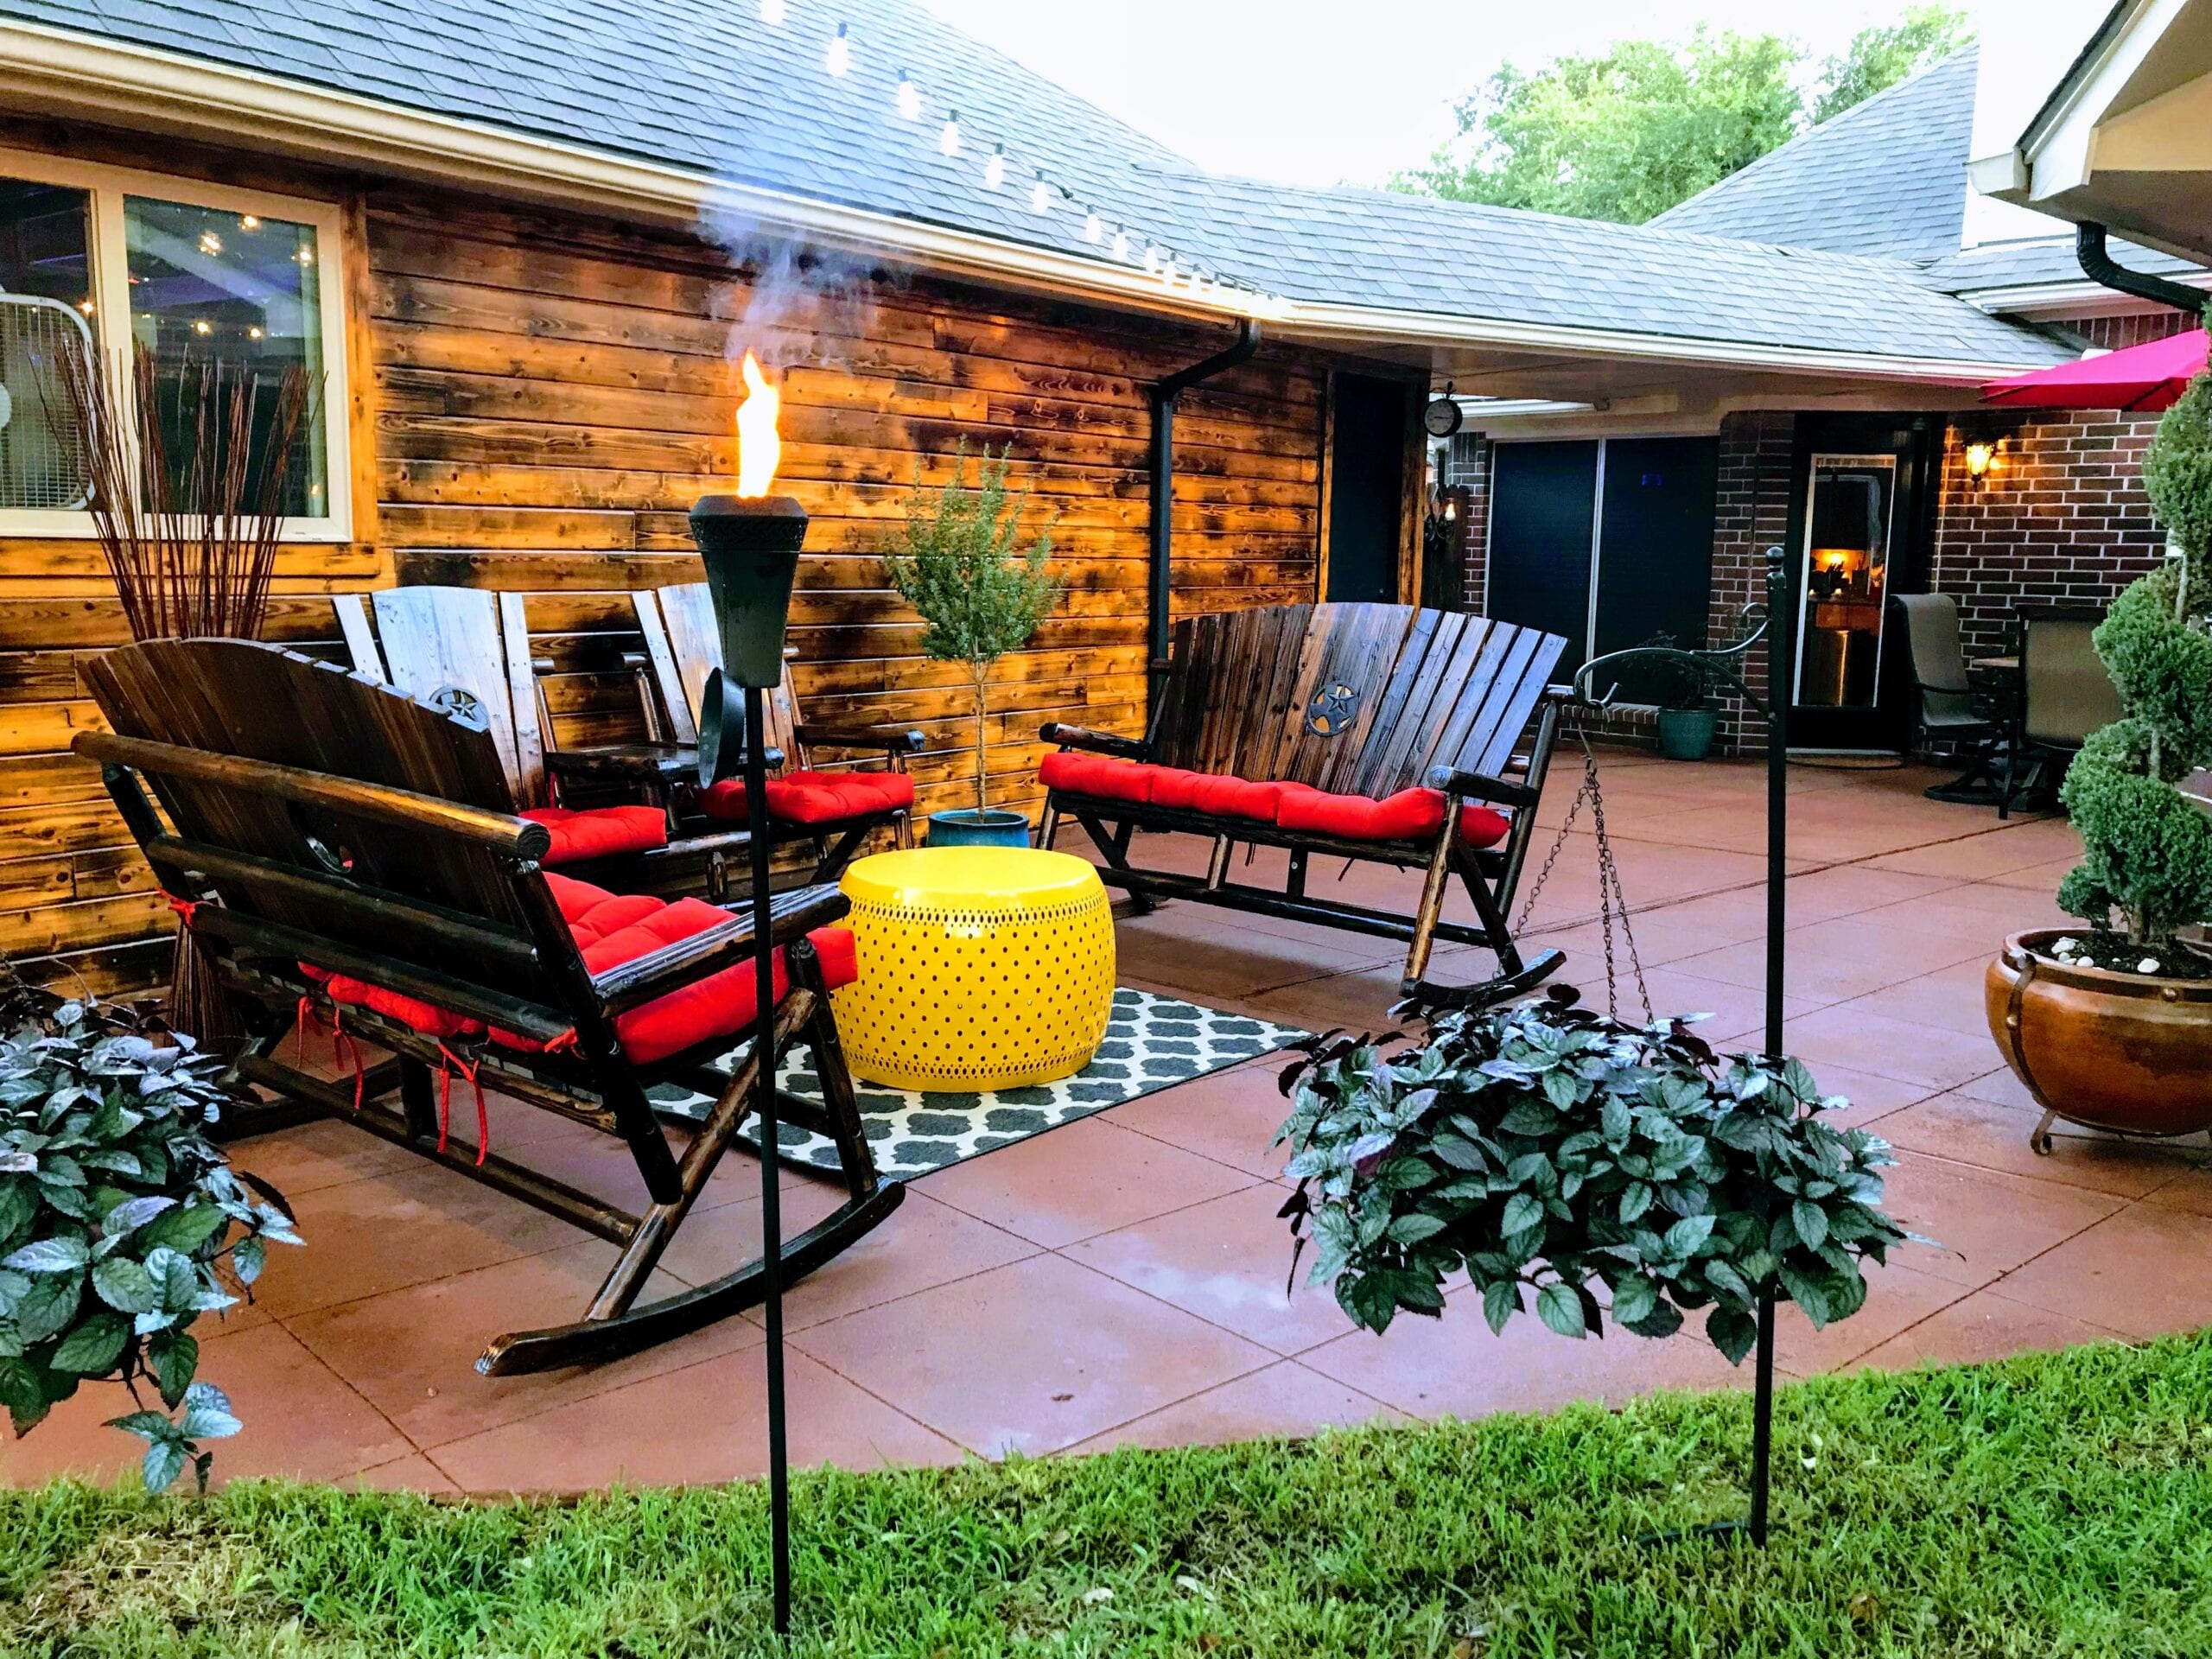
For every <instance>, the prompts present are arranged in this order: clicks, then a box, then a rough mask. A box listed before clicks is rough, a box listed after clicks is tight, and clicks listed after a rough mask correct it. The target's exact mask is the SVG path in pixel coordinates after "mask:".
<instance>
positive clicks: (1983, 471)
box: [1967, 438, 1997, 484]
mask: <svg viewBox="0 0 2212 1659" xmlns="http://www.w3.org/2000/svg"><path fill="white" fill-rule="evenodd" d="M1996 459H1997V446H1996V445H1995V444H1993V443H1992V442H1989V441H1988V440H1987V439H1986V438H1984V439H1977V440H1976V441H1975V442H1973V443H1970V444H1968V445H1967V476H1969V477H1970V478H1972V479H1973V480H1974V482H1975V483H1977V484H1979V483H1980V482H1981V481H1982V480H1983V479H1985V478H1986V477H1987V476H1988V475H1989V468H1990V466H1991V463H1993V461H1996Z"/></svg>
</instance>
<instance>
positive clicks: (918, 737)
mask: <svg viewBox="0 0 2212 1659" xmlns="http://www.w3.org/2000/svg"><path fill="white" fill-rule="evenodd" d="M631 602H632V605H633V606H634V607H636V611H637V616H638V626H639V631H640V632H643V634H644V635H645V658H644V661H643V663H642V664H639V668H640V671H639V677H638V678H639V696H640V697H641V699H642V700H643V702H644V704H645V726H646V729H647V731H648V732H649V733H650V734H652V737H653V738H654V739H655V740H656V741H659V742H663V743H667V744H673V745H677V746H682V747H685V748H686V749H687V751H688V749H689V747H690V746H691V745H693V744H696V742H697V741H698V735H699V720H700V704H701V700H702V698H703V697H704V696H705V695H706V688H707V678H708V676H709V675H710V674H712V673H713V672H714V671H715V670H716V669H717V668H720V667H721V630H720V628H719V627H718V626H716V623H715V608H714V602H713V601H712V599H711V598H710V597H709V594H708V590H707V584H706V583H705V582H684V583H681V584H679V585H677V586H674V587H668V588H656V589H652V590H649V591H646V592H642V593H637V594H632V595H631ZM766 703H767V724H768V743H769V747H770V748H771V749H772V750H774V751H776V752H778V753H780V754H781V755H782V756H783V758H784V762H783V763H784V765H785V766H787V767H788V768H789V769H788V770H785V771H780V772H778V773H777V774H776V775H775V776H773V777H772V778H770V779H768V786H767V792H768V833H769V837H770V839H771V840H772V841H773V842H775V843H776V844H777V845H778V846H779V847H780V846H786V845H791V844H796V843H799V842H808V843H811V845H812V846H813V849H814V853H815V866H814V873H813V875H812V876H811V878H810V879H811V880H816V881H829V880H836V877H837V875H838V874H840V873H841V872H842V870H843V869H844V868H845V866H846V865H848V864H849V863H850V862H851V861H852V860H853V857H854V855H855V854H857V853H858V852H860V850H861V849H862V848H863V847H865V846H866V845H867V844H868V838H869V837H870V836H872V835H874V833H875V832H876V831H877V830H879V829H889V830H890V831H891V833H892V837H893V841H895V842H896V843H897V844H898V845H899V846H900V847H909V846H912V844H913V831H912V812H913V806H914V780H913V779H912V778H911V777H909V776H908V775H907V772H906V758H907V757H908V756H909V755H912V754H918V753H920V752H921V749H922V747H923V741H924V740H923V737H922V734H920V733H919V732H917V731H904V730H893V729H892V728H887V727H874V726H855V727H836V726H829V725H825V724H823V723H821V722H819V721H808V720H803V719H801V718H800V717H799V715H798V695H797V693H796V692H794V691H793V690H792V688H791V670H790V668H789V666H788V665H786V667H785V671H784V678H783V683H782V684H780V685H779V686H778V687H777V688H776V689H775V690H774V691H773V692H772V693H771V694H770V695H769V696H768V697H767V699H766ZM825 751H829V752H836V753H843V754H864V755H869V756H872V757H874V760H876V761H877V762H878V763H879V764H878V765H877V766H873V767H870V768H868V769H865V770H864V769H861V768H859V767H827V766H817V764H816V760H817V754H818V753H821V752H825ZM678 798H679V800H680V801H681V802H682V803H683V805H684V807H685V809H686V810H696V811H697V812H698V813H699V814H701V815H702V816H703V817H705V819H706V820H707V821H708V823H710V824H723V823H744V822H745V821H746V809H745V785H744V782H743V780H742V779H734V778H733V779H726V780H724V781H723V782H721V783H718V784H715V785H712V786H711V787H709V788H707V789H705V790H702V791H696V792H693V791H680V792H679V796H678Z"/></svg>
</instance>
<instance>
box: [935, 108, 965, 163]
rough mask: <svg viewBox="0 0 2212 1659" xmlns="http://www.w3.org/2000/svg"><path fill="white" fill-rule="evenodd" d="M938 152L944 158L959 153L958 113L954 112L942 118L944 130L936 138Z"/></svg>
mask: <svg viewBox="0 0 2212 1659" xmlns="http://www.w3.org/2000/svg"><path fill="white" fill-rule="evenodd" d="M937 147H938V151H939V152H940V153H941V154H943V155H945V156H957V155H958V154H959V153H960V111H957V110H955V111H952V113H951V114H950V115H948V116H946V117H945V118H944V131H943V132H940V133H939V134H938V136H937Z"/></svg>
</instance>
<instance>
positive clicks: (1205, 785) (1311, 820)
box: [1039, 604, 1572, 1004]
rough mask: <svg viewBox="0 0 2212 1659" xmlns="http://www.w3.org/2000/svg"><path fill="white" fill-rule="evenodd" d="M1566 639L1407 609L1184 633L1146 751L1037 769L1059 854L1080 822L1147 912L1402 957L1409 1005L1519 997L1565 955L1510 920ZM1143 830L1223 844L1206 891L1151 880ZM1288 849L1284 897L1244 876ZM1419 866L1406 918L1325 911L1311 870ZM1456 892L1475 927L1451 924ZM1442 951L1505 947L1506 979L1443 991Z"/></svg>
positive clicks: (1225, 623)
mask: <svg viewBox="0 0 2212 1659" xmlns="http://www.w3.org/2000/svg"><path fill="white" fill-rule="evenodd" d="M1566 645H1567V642H1566V641H1565V640H1563V639H1560V638H1559V637H1558V636H1557V635H1555V634H1548V633H1543V632H1539V631H1537V630H1536V629H1534V628H1523V627H1516V626H1514V625H1512V624H1510V623H1504V622H1494V621H1491V620H1486V619H1484V618H1482V617H1478V616H1466V615H1462V614H1460V613H1456V612H1445V611H1429V610H1418V609H1415V608H1414V607H1411V606H1405V605H1365V604H1359V605H1284V606H1269V607H1262V608H1257V609H1252V610H1245V611H1237V612H1234V613H1229V614H1225V615H1211V616H1194V617H1186V618H1185V619H1184V620H1182V621H1181V622H1179V624H1177V625H1176V629H1175V637H1174V645H1173V658H1172V660H1171V663H1170V664H1169V665H1168V667H1169V672H1168V674H1167V677H1166V690H1165V692H1164V695H1163V696H1161V698H1160V702H1159V705H1158V707H1157V708H1156V709H1155V710H1154V715H1153V718H1152V721H1151V727H1150V729H1149V731H1148V732H1147V734H1146V735H1145V737H1144V738H1143V739H1142V740H1141V741H1139V740H1137V739H1135V738H1127V737H1117V736H1114V735H1111V734H1105V733H1100V732H1091V731H1086V730H1084V728H1081V727H1077V726H1069V725H1065V724H1061V723H1054V724H1052V725H1048V726H1046V728H1044V737H1045V740H1046V741H1047V742H1050V743H1057V744H1058V745H1060V746H1061V747H1060V750H1059V752H1058V753H1053V754H1048V755H1046V757H1045V760H1044V762H1043V765H1042V766H1040V768H1039V776H1040V778H1041V779H1042V780H1043V782H1044V784H1045V785H1046V791H1047V794H1046V817H1045V833H1044V841H1045V844H1046V845H1047V846H1049V845H1051V844H1052V839H1053V837H1054V836H1055V835H1056V834H1057V832H1058V827H1059V824H1060V822H1061V820H1062V819H1064V818H1066V817H1072V818H1074V819H1075V820H1076V821H1077V823H1079V824H1081V825H1082V827H1083V828H1084V831H1085V832H1086V833H1087V834H1088V835H1089V836H1090V840H1091V842H1092V845H1093V846H1094V847H1095V848H1096V849H1097V851H1098V853H1099V855H1101V857H1102V858H1103V861H1104V868H1102V870H1101V871H1100V874H1101V876H1102V877H1103V879H1104V880H1106V881H1107V882H1109V884H1114V885H1118V886H1120V887H1123V888H1125V889H1127V890H1128V892H1130V893H1133V894H1135V895H1136V896H1137V898H1138V899H1139V901H1140V903H1149V902H1150V901H1152V900H1155V899H1193V900H1196V901H1197V902H1198V903H1201V904H1210V905H1221V906H1227V907H1229V908H1230V909H1236V910H1245V911H1249V912H1255V913H1258V914H1262V915H1268V916H1280V917H1286V918H1292V919H1294V920H1298V921H1307V922H1315V923H1319V924H1320V925H1324V926H1328V927H1340V928H1345V929H1348V930H1351V931H1355V932H1360V933H1369V934H1374V935H1377V936H1380V937H1382V938H1395V939H1403V940H1406V941H1407V942H1408V948H1407V954H1406V963H1405V970H1404V974H1403V976H1402V988H1403V989H1404V990H1405V991H1406V992H1407V993H1408V994H1409V995H1410V994H1413V993H1415V992H1418V993H1420V994H1421V996H1422V997H1423V998H1424V999H1425V1000H1427V1001H1433V1002H1439V1003H1441V1002H1454V1003H1459V1004H1466V1003H1470V1002H1475V1001H1485V1000H1491V999H1493V998H1496V997H1499V996H1503V995H1511V994H1513V993H1514V992H1516V991H1517V990H1520V989H1522V988H1526V987H1528V986H1531V985H1535V984H1537V983H1539V982H1541V981H1542V980H1544V979H1545V978H1547V977H1548V976H1550V975H1551V974H1552V973H1553V972H1554V970H1555V969H1557V968H1558V966H1559V964H1560V961H1561V960H1562V958H1561V957H1560V953H1559V952H1557V951H1556V950H1546V951H1544V952H1542V953H1541V954H1540V955H1539V956H1537V957H1535V959H1534V960H1532V961H1524V960H1523V959H1522V955H1521V952H1520V950H1519V948H1518V947H1517V946H1516V944H1515V943H1514V940H1513V938H1512V934H1511V931H1510V928H1509V927H1508V925H1507V923H1506V914H1507V912H1508V911H1509V910H1510V907H1511V905H1512V901H1513V893H1514V889H1515V887H1516V885H1517V883H1518V881H1519V879H1520V874H1521V866H1522V859H1523V857H1524V856H1525V855H1526V852H1527V849H1528V843H1529V832H1530V830H1531V829H1532V828H1533V826H1534V824H1535V807H1536V803H1537V799H1538V798H1539V796H1540V795H1541V792H1542V790H1543V784H1544V776H1545V772H1547V770H1548V767H1549V766H1550V764H1551V755H1552V746H1553V741H1554V736H1555V734H1556V732H1557V728H1558V721H1559V710H1560V705H1561V703H1562V702H1564V701H1566V700H1567V699H1569V698H1570V697H1571V695H1572V694H1571V693H1568V692H1567V691H1565V690H1563V689H1553V688H1549V680H1550V677H1551V674H1552V671H1553V670H1554V668H1555V667H1557V665H1558V664H1559V660H1560V654H1561V652H1564V651H1565V649H1566ZM1139 829H1145V830H1154V831H1180V832H1183V833H1186V834H1191V835H1198V836H1206V837H1208V838H1210V839H1211V841H1212V842H1213V847H1212V851H1211V857H1210V858H1209V859H1208V861H1207V867H1206V873H1205V874H1204V875H1203V876H1198V875H1192V874H1182V873H1179V872H1177V871H1174V870H1172V869H1164V868H1141V867H1140V866H1139V865H1137V864H1136V863H1135V862H1134V861H1133V860H1132V858H1131V856H1130V846H1131V842H1132V837H1133V836H1134V833H1135V831H1137V830H1139ZM1238 842H1243V843H1244V844H1245V845H1246V846H1248V847H1269V848H1280V849H1284V850H1285V851H1286V853H1287V855H1288V857H1287V873H1286V875H1285V878H1284V881H1283V885H1282V887H1281V888H1280V889H1279V890H1278V889H1269V888H1266V887H1259V886H1257V885H1255V884H1253V883H1249V882H1243V881H1234V880H1230V867H1231V852H1232V849H1234V848H1235V846H1236V843H1238ZM1316 856H1319V857H1321V858H1324V859H1337V858H1341V859H1344V860H1346V861H1349V862H1351V863H1376V864H1384V865H1394V866H1397V867H1400V868H1415V869H1421V870H1423V871H1424V872H1425V873H1426V874H1425V880H1424V881H1423V885H1422V888H1421V898H1420V900H1419V902H1418V903H1417V905H1415V906H1414V908H1413V909H1412V910H1411V912H1401V911H1395V910H1385V909H1382V908H1378V907H1376V906H1365V905H1359V904H1355V903H1351V902H1350V901H1347V900H1344V899H1326V898H1322V897H1319V896H1318V895H1316V894H1315V893H1313V892H1312V891H1311V890H1310V888H1309V887H1308V883H1307V870H1308V866H1309V864H1310V862H1311V861H1312V860H1313V858H1314V857H1316ZM1454 879H1456V880H1458V881H1459V884H1460V886H1461V887H1463V888H1464V889H1465V893H1466V895H1467V897H1468V899H1469V900H1470V901H1471V904H1472V906H1473V907H1474V912H1475V917H1476V919H1475V920H1474V921H1472V922H1465V921H1460V920H1456V919H1453V918H1447V917H1446V915H1445V914H1444V904H1445V898H1446V888H1447V885H1448V883H1449V882H1450V881H1451V880H1454ZM1438 939H1445V940H1448V941H1451V942H1452V943H1458V944H1478V945H1482V946H1484V948H1486V949H1488V950H1491V951H1493V952H1494V953H1495V954H1496V957H1497V967H1498V974H1497V978H1496V979H1494V980H1492V981H1490V982H1485V983H1484V984H1483V985H1480V986H1475V987H1443V986H1439V985H1435V984H1432V983H1430V982H1428V980H1427V972H1428V963H1429V957H1430V954H1431V951H1432V950H1433V947H1434V944H1435V942H1436V941H1437V940H1438Z"/></svg>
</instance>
